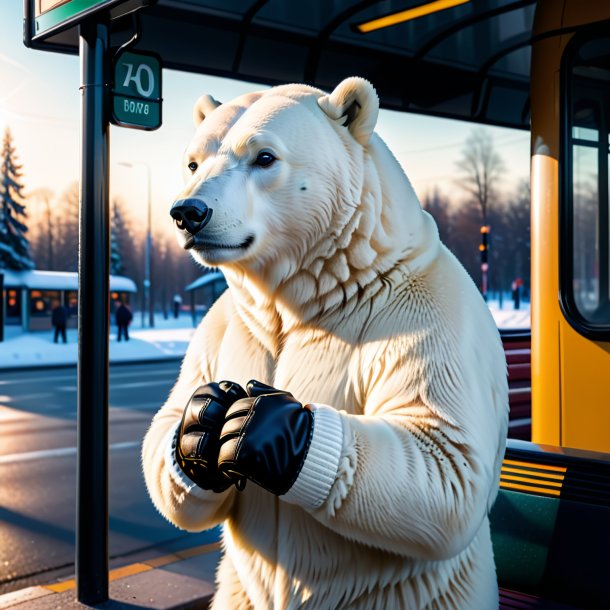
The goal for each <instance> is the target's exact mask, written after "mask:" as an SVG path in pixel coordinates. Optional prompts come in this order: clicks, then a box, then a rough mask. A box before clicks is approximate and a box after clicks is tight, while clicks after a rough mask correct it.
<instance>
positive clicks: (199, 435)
mask: <svg viewBox="0 0 610 610" xmlns="http://www.w3.org/2000/svg"><path fill="white" fill-rule="evenodd" d="M246 396H247V394H246V392H245V391H244V389H243V388H242V387H241V386H239V385H238V384H236V383H233V382H231V381H221V382H220V383H214V382H213V383H208V384H205V385H202V386H200V387H199V388H197V390H196V391H195V392H194V393H193V395H192V396H191V398H190V399H189V402H188V403H187V405H186V407H185V409H184V414H183V417H182V422H181V425H180V431H179V438H178V443H177V447H176V457H177V458H178V464H179V465H180V467H181V469H182V470H183V472H184V473H185V474H186V475H187V476H188V477H189V478H190V479H191V480H192V481H193V482H194V483H196V484H197V485H199V486H200V487H202V488H204V489H212V490H213V491H224V490H225V489H227V488H228V487H230V486H231V484H232V481H231V480H230V479H228V478H227V477H226V476H224V475H223V474H222V473H220V472H219V470H218V464H217V462H218V450H219V437H220V432H221V430H222V426H223V424H224V418H225V414H226V412H227V410H228V409H229V408H230V406H231V404H232V403H233V402H234V401H236V400H239V399H240V398H243V397H246Z"/></svg>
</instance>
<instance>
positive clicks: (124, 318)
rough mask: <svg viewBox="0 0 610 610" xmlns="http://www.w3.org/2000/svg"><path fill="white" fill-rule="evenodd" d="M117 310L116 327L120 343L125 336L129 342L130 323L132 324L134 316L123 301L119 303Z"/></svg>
mask: <svg viewBox="0 0 610 610" xmlns="http://www.w3.org/2000/svg"><path fill="white" fill-rule="evenodd" d="M117 305H118V307H117V310H116V312H115V314H114V315H115V318H116V325H117V327H118V330H119V332H118V341H120V340H121V337H123V336H125V341H129V330H128V327H129V323H130V322H131V320H132V318H133V315H132V313H131V311H129V308H128V307H127V305H125V303H123V302H122V301H117Z"/></svg>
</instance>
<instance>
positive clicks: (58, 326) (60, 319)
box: [51, 301, 68, 343]
mask: <svg viewBox="0 0 610 610" xmlns="http://www.w3.org/2000/svg"><path fill="white" fill-rule="evenodd" d="M53 305H54V307H53V311H52V312H51V324H53V327H54V328H55V337H54V338H53V343H57V339H58V337H59V335H61V338H62V340H63V342H64V343H67V342H68V340H67V338H66V325H67V323H68V308H67V307H66V306H65V305H62V304H61V303H60V302H59V301H54V303H53Z"/></svg>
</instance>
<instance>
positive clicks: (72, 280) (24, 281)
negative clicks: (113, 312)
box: [2, 269, 138, 292]
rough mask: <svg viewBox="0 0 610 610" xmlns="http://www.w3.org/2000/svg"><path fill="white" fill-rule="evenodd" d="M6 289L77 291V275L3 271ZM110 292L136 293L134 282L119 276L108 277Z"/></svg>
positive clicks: (68, 272)
mask: <svg viewBox="0 0 610 610" xmlns="http://www.w3.org/2000/svg"><path fill="white" fill-rule="evenodd" d="M2 272H3V273H4V286H5V287H6V288H27V289H28V290H78V273H74V272H70V271H38V270H37V269H34V270H32V271H12V270H10V269H3V270H2ZM110 290H111V291H114V292H137V291H138V289H137V288H136V285H135V282H134V281H133V280H132V279H130V278H128V277H124V276H121V275H111V276H110Z"/></svg>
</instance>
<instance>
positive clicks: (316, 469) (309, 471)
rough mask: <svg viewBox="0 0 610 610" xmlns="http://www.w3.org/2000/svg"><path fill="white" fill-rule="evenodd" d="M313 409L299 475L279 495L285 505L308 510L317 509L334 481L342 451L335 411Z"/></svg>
mask: <svg viewBox="0 0 610 610" xmlns="http://www.w3.org/2000/svg"><path fill="white" fill-rule="evenodd" d="M309 406H311V407H313V409H314V413H313V435H312V438H311V443H310V445H309V451H308V452H307V456H306V457H305V462H304V463H303V467H302V468H301V472H300V473H299V476H298V477H297V480H296V481H295V482H294V484H293V485H292V487H291V488H290V489H289V490H288V491H287V492H286V493H285V494H284V495H283V496H280V498H281V499H282V500H284V501H285V502H289V503H290V504H299V505H300V506H302V507H303V508H307V509H309V510H313V509H316V508H318V507H320V506H321V505H322V504H323V503H324V501H325V500H326V499H327V498H328V495H329V493H330V489H331V487H332V485H333V483H334V482H335V479H336V478H337V472H338V470H339V459H340V458H341V451H342V449H343V422H342V420H341V415H340V414H339V412H338V411H337V410H336V409H333V408H332V407H328V406H326V405H317V404H311V405H309Z"/></svg>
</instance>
